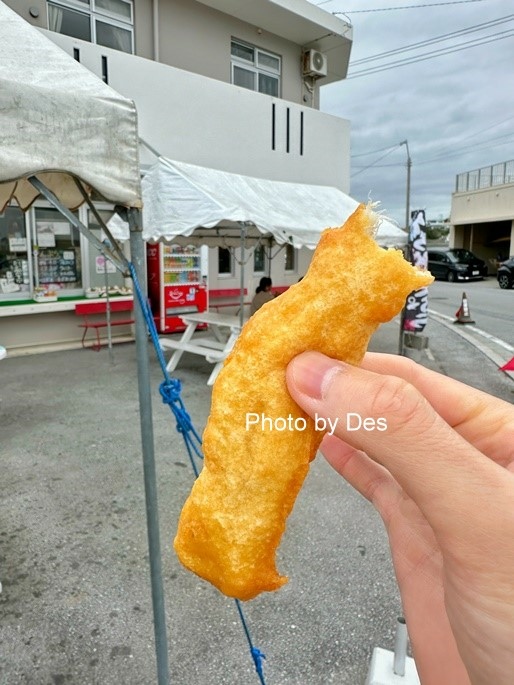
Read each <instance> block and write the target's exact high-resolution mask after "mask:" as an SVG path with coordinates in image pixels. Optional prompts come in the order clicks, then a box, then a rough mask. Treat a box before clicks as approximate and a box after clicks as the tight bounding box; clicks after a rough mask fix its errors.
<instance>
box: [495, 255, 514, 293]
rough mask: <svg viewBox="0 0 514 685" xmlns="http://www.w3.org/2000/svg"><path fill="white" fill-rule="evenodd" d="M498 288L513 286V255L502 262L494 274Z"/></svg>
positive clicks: (505, 288) (506, 288)
mask: <svg viewBox="0 0 514 685" xmlns="http://www.w3.org/2000/svg"><path fill="white" fill-rule="evenodd" d="M496 278H497V279H498V283H499V285H500V288H502V289H503V290H508V289H509V288H512V287H514V257H511V258H510V259H507V261H506V262H502V263H501V264H500V266H499V267H498V273H497V274H496Z"/></svg>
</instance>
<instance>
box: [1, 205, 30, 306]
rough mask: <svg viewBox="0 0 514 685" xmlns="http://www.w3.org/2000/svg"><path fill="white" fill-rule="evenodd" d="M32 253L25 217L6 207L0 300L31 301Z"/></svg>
mask: <svg viewBox="0 0 514 685" xmlns="http://www.w3.org/2000/svg"><path fill="white" fill-rule="evenodd" d="M30 251H31V247H30V242H29V240H28V237H27V231H26V227H25V214H24V213H23V212H22V211H21V209H20V208H19V207H14V206H13V207H6V208H5V210H4V211H3V212H2V213H1V214H0V299H15V298H19V297H23V296H24V297H27V298H28V297H30V295H29V293H30V290H31V284H30V272H29V259H30ZM23 294H24V295H23Z"/></svg>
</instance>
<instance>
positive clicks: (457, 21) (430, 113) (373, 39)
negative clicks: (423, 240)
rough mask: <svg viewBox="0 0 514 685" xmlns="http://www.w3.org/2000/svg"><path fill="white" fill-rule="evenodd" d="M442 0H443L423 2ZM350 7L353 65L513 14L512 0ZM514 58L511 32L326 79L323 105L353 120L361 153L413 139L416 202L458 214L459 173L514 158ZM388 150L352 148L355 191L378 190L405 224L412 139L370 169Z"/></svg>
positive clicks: (331, 6)
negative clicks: (478, 43) (504, 36)
mask: <svg viewBox="0 0 514 685" xmlns="http://www.w3.org/2000/svg"><path fill="white" fill-rule="evenodd" d="M432 1H435V0H423V2H421V1H419V4H420V5H421V4H427V3H428V2H432ZM313 4H319V0H313ZM414 4H417V3H416V0H408V1H407V0H395V1H394V2H390V3H386V2H385V0H367V1H366V2H364V0H345V1H344V3H343V1H342V0H331V1H330V2H325V3H323V4H322V5H321V6H320V8H321V9H323V10H325V11H327V12H336V11H345V12H351V10H357V9H366V8H370V7H380V6H384V5H385V6H387V5H389V6H399V5H414ZM348 16H349V17H350V19H351V21H352V24H353V26H354V42H353V48H352V58H351V61H350V74H351V73H352V71H353V72H355V71H357V70H361V69H364V68H366V67H371V66H374V65H377V64H383V63H384V60H382V61H376V62H370V63H366V64H362V65H356V66H355V67H353V68H352V62H354V61H357V60H359V59H362V58H364V57H368V56H370V55H375V54H377V53H380V52H384V51H386V50H393V49H396V48H399V47H403V46H406V45H410V44H413V43H416V42H420V41H424V40H428V39H432V38H434V37H436V36H441V35H443V34H448V33H451V32H456V31H460V30H461V29H464V28H468V27H471V26H475V25H478V24H481V23H484V22H488V21H491V20H494V19H498V18H500V17H505V16H507V8H506V3H505V2H504V1H503V0H482V1H480V2H469V3H460V4H454V5H447V6H439V7H426V8H421V7H419V8H416V9H411V10H399V11H388V12H373V13H365V14H360V13H359V14H351V13H350V14H349V15H348ZM513 29H514V21H511V22H509V23H502V24H499V25H497V26H493V27H491V28H489V29H486V30H482V31H480V32H476V33H473V34H468V35H463V36H461V37H458V36H457V37H454V38H452V39H451V40H448V41H445V42H444V43H437V44H433V45H428V46H425V47H423V48H422V49H421V50H420V52H423V53H425V52H429V51H431V50H436V49H439V48H441V47H452V48H454V47H455V48H457V47H458V46H459V44H461V43H463V42H465V41H469V40H472V39H475V38H478V37H484V36H486V35H492V34H498V33H500V32H503V31H508V30H513ZM416 54H418V53H417V52H408V53H405V54H400V55H394V56H391V57H389V58H387V59H388V60H399V59H405V58H407V57H413V56H415V55H416ZM513 59H514V37H513V36H511V37H509V38H507V39H505V40H497V41H495V42H491V43H488V44H486V45H482V46H479V47H473V48H470V49H465V50H460V51H457V52H453V53H452V54H449V55H445V56H439V57H435V58H433V59H429V60H426V61H420V62H417V63H413V64H409V65H406V66H398V67H395V68H392V69H390V70H388V71H382V72H380V73H377V74H374V75H367V76H361V77H358V78H349V79H347V80H344V81H340V82H338V83H334V84H331V85H329V86H326V87H324V88H322V95H321V109H322V110H323V111H326V112H329V113H331V114H335V115H337V116H340V117H342V118H345V119H349V120H350V122H351V151H352V155H360V154H361V153H363V152H368V151H372V150H379V149H381V148H384V147H387V146H391V147H393V146H395V145H397V144H398V143H399V142H400V141H402V140H408V144H409V149H410V155H411V159H412V169H411V172H412V173H411V207H412V208H418V207H423V208H426V210H427V217H428V218H437V217H438V216H439V215H443V216H448V215H449V213H450V206H451V194H452V192H453V190H454V186H455V177H456V175H457V174H458V173H460V172H463V171H470V170H472V169H477V168H480V167H482V166H487V165H489V164H494V163H496V162H502V161H506V160H509V159H514V88H513V87H512V64H513ZM509 115H512V118H511V119H510V120H509ZM486 129H487V130H486ZM499 136H503V137H502V138H499ZM381 154H383V153H376V154H375V155H369V156H366V157H361V156H359V157H357V156H353V157H352V165H351V174H352V179H351V193H352V195H353V196H354V197H355V198H356V199H358V200H361V199H364V200H365V199H367V197H368V194H369V193H371V195H372V197H373V199H376V200H380V201H381V203H382V206H383V208H384V209H385V211H386V212H387V213H389V215H390V216H391V217H392V218H393V219H395V220H396V221H398V222H399V223H400V224H403V223H404V222H405V204H406V148H405V146H403V147H398V149H396V150H394V151H392V152H391V154H389V155H388V156H387V157H385V158H384V159H383V160H382V161H377V162H376V166H372V167H370V168H369V169H366V170H363V169H361V167H363V166H366V165H368V164H371V163H372V162H373V161H374V160H375V159H377V158H378V157H380V156H381ZM386 165H387V166H386Z"/></svg>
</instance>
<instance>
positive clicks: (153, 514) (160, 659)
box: [128, 209, 169, 685]
mask: <svg viewBox="0 0 514 685" xmlns="http://www.w3.org/2000/svg"><path fill="white" fill-rule="evenodd" d="M128 220H129V226H130V253H131V258H132V263H133V265H134V269H135V271H136V275H137V278H138V280H139V283H140V284H141V287H142V290H143V292H145V291H146V288H145V287H144V283H145V251H144V243H143V233H142V222H141V212H140V211H138V210H134V209H129V210H128ZM135 299H136V298H135ZM134 309H135V321H136V325H135V329H136V357H137V377H138V387H139V409H140V417H141V441H142V447H143V476H144V484H145V499H146V524H147V530H148V551H149V557H150V579H151V587H152V606H153V618H154V634H155V654H156V658H157V682H158V685H169V670H168V641H167V637H166V611H165V606H164V590H163V583H162V563H161V544H160V538H159V515H158V506H157V478H156V470H155V454H154V436H153V419H152V393H151V386H150V364H149V355H148V338H147V331H146V323H145V318H144V315H143V312H142V310H141V306H140V304H139V302H137V301H136V306H135V308H134Z"/></svg>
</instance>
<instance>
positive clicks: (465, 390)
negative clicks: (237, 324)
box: [361, 352, 514, 466]
mask: <svg viewBox="0 0 514 685" xmlns="http://www.w3.org/2000/svg"><path fill="white" fill-rule="evenodd" d="M361 367H362V368H363V369H366V370H368V371H373V372H374V373H381V374H385V375H388V376H397V377H398V378H402V379H403V380H405V381H407V382H408V383H410V384H411V385H413V386H414V387H415V388H416V389H417V390H419V392H420V393H421V394H422V395H423V396H424V397H425V398H426V399H427V400H428V402H430V404H431V405H432V407H433V408H434V409H435V411H436V412H437V413H438V414H439V415H440V416H441V417H442V418H443V419H444V420H445V421H446V423H448V424H449V425H450V426H451V427H452V428H454V429H455V430H456V431H457V432H458V433H459V434H460V435H461V436H462V437H463V438H464V439H465V440H467V441H468V442H469V443H471V444H472V445H474V446H475V447H476V448H477V449H478V450H480V452H483V454H486V455H487V456H488V457H489V458H490V459H494V460H495V461H496V462H497V463H499V464H501V465H502V466H506V465H507V464H508V463H510V462H512V461H513V460H514V407H513V406H512V405H511V404H509V403H508V402H504V401H503V400H500V399H499V398H497V397H493V396H491V395H488V394H487V393H485V392H482V391H481V390H477V389H475V388H471V387H470V386H469V385H466V384H465V383H461V382H460V381H457V380H455V379H453V378H449V377H448V376H443V375H442V374H440V373H437V372H436V371H431V370H430V369H427V368H425V367H424V366H421V365H420V364H416V363H415V362H413V361H412V360H410V359H407V358H406V357H399V356H396V355H391V354H381V353H376V352H368V353H367V354H366V355H365V357H364V359H363V361H362V364H361Z"/></svg>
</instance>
